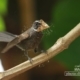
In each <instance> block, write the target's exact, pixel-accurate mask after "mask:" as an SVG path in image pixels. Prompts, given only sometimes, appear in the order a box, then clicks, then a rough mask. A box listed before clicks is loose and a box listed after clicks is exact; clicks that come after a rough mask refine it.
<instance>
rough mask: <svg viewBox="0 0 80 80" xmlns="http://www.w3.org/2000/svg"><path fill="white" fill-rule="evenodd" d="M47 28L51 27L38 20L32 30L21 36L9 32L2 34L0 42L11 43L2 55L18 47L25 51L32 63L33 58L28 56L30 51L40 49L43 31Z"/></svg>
mask: <svg viewBox="0 0 80 80" xmlns="http://www.w3.org/2000/svg"><path fill="white" fill-rule="evenodd" d="M47 28H49V26H48V24H46V23H45V22H44V21H43V20H36V21H35V22H34V23H33V25H32V27H31V28H29V29H28V30H26V31H25V32H23V33H22V34H20V35H14V34H12V33H8V32H0V42H9V43H8V44H7V46H6V47H5V48H4V49H3V50H2V53H5V52H7V51H8V50H9V49H10V48H12V47H14V46H17V47H18V48H20V49H21V50H22V51H24V53H25V54H26V56H27V58H28V59H29V60H30V61H31V58H30V57H29V56H28V51H29V50H31V49H34V50H36V49H37V48H38V46H39V43H40V41H41V38H42V36H43V34H42V31H43V30H45V29H47Z"/></svg>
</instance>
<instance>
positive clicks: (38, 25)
mask: <svg viewBox="0 0 80 80" xmlns="http://www.w3.org/2000/svg"><path fill="white" fill-rule="evenodd" d="M47 28H49V26H48V24H47V23H45V22H44V21H43V20H42V19H41V20H36V21H35V22H34V23H33V29H34V30H35V31H36V32H41V31H43V30H45V29H47Z"/></svg>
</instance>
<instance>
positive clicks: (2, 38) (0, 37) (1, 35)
mask: <svg viewBox="0 0 80 80" xmlns="http://www.w3.org/2000/svg"><path fill="white" fill-rule="evenodd" d="M16 36H17V35H14V34H11V33H9V32H0V42H10V41H12V40H13V39H14V38H15V37H16Z"/></svg>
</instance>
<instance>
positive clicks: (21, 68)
mask: <svg viewBox="0 0 80 80" xmlns="http://www.w3.org/2000/svg"><path fill="white" fill-rule="evenodd" d="M79 35H80V23H79V24H78V25H77V26H76V27H75V28H73V29H72V30H71V31H70V32H69V33H67V34H66V35H65V36H64V37H61V38H59V39H58V40H57V42H56V43H55V44H54V45H53V46H52V47H51V48H50V49H48V50H47V54H45V53H42V54H40V55H38V56H36V57H34V58H32V60H33V63H32V64H31V63H30V61H29V60H28V61H25V62H23V63H21V64H19V65H17V66H15V67H13V68H11V69H9V70H6V71H4V72H2V73H0V79H2V80H9V79H10V78H12V77H14V76H16V75H19V74H21V73H23V72H25V71H27V70H29V69H31V68H33V67H35V66H37V65H39V64H41V63H43V62H45V61H47V60H49V59H50V58H52V57H54V56H55V55H57V54H58V53H60V52H62V51H63V50H64V49H67V48H68V46H69V45H70V44H71V42H72V41H74V40H75V39H76V38H77V37H78V36H79Z"/></svg>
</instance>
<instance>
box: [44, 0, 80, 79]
mask: <svg viewBox="0 0 80 80" xmlns="http://www.w3.org/2000/svg"><path fill="white" fill-rule="evenodd" d="M79 22H80V0H59V2H58V3H57V4H56V5H55V8H53V10H52V20H51V23H54V24H53V25H51V30H53V32H52V33H51V34H50V36H47V37H44V40H43V42H44V47H45V48H46V49H48V48H49V47H51V46H52V45H53V44H54V43H55V41H56V40H57V39H58V38H60V37H62V36H64V35H65V34H66V33H68V32H69V31H70V30H71V29H72V28H73V27H75V26H76V25H77V24H78V23H79ZM53 26H54V27H53ZM53 59H56V60H57V61H59V62H61V63H63V64H64V65H65V66H66V67H67V68H68V69H69V70H72V71H74V67H75V65H80V37H79V38H77V39H76V40H75V41H74V42H73V43H72V44H71V45H70V46H69V47H68V49H66V50H64V51H63V52H61V53H60V54H58V55H57V56H55V57H54V58H53ZM79 79H80V77H79Z"/></svg>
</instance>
